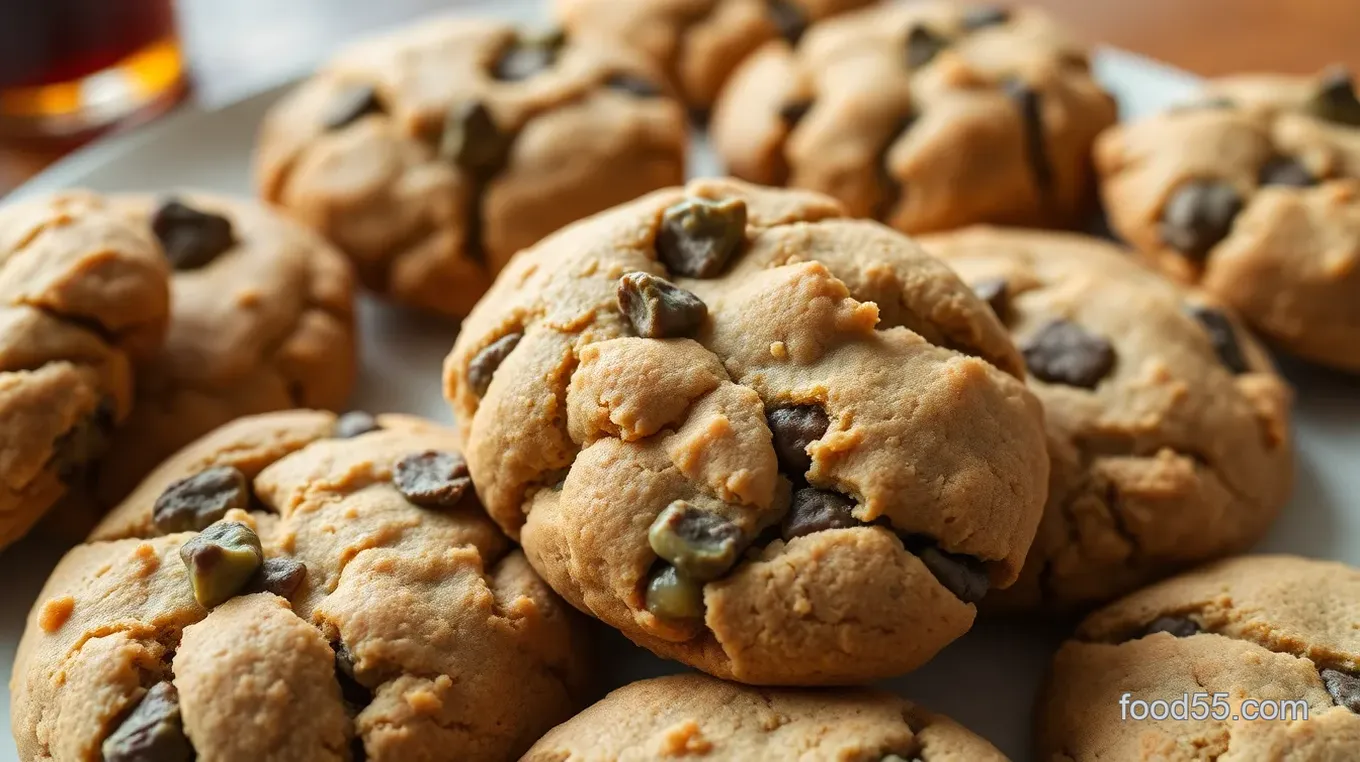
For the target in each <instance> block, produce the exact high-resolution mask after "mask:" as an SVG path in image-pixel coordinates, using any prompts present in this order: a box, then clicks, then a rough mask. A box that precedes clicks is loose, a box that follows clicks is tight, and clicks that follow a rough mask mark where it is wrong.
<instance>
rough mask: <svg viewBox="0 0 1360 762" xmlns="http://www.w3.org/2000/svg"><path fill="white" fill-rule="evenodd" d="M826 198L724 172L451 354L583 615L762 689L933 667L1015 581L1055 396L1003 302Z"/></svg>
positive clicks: (488, 308) (531, 525) (498, 494)
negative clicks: (984, 606) (1027, 372)
mask: <svg viewBox="0 0 1360 762" xmlns="http://www.w3.org/2000/svg"><path fill="white" fill-rule="evenodd" d="M844 215H845V213H844V210H843V208H842V207H841V206H840V205H838V204H836V203H835V202H834V201H832V200H831V199H829V198H827V197H824V196H820V195H817V194H811V193H805V192H797V191H781V190H771V189H764V188H758V187H755V186H751V185H746V184H744V183H739V182H735V181H726V180H710V181H699V182H695V183H692V184H691V185H689V186H688V187H686V188H683V189H680V188H676V189H670V190H666V191H661V192H658V193H655V194H652V195H650V196H647V197H645V198H643V199H640V200H638V201H636V202H634V203H631V204H627V205H624V206H621V207H618V208H616V209H614V210H611V211H609V212H606V213H604V214H601V215H598V216H596V217H594V218H591V219H590V220H587V221H584V222H581V223H579V224H577V225H573V226H571V227H570V228H568V229H566V230H564V231H562V232H561V233H559V234H557V235H555V236H553V237H551V238H550V239H548V240H547V241H544V242H543V243H542V244H540V245H539V246H537V247H534V248H532V249H530V250H527V251H526V252H524V253H523V254H521V255H520V256H519V257H516V258H515V260H514V261H513V262H512V263H511V264H510V266H509V267H507V268H506V270H505V271H504V272H503V273H502V274H501V277H500V278H499V279H498V280H497V282H496V284H495V285H494V286H493V287H492V289H491V291H490V292H489V293H488V295H487V298H486V299H485V300H483V301H482V303H481V304H480V305H479V306H478V308H477V309H476V310H474V311H473V313H472V315H470V316H469V317H468V319H467V320H466V321H465V323H464V327H463V330H462V333H461V334H460V335H459V337H458V341H457V343H456V344H455V345H454V348H453V352H452V354H451V355H450V356H449V358H448V360H447V361H446V366H445V367H446V374H447V375H446V382H447V387H446V392H447V394H448V396H449V399H450V400H451V401H452V403H453V407H454V410H455V414H456V417H457V419H458V420H459V421H460V423H461V426H462V430H463V431H464V432H465V434H466V440H467V457H468V463H469V467H470V468H471V471H472V475H473V477H474V478H475V479H476V480H477V484H478V490H479V494H480V496H481V498H482V500H483V502H484V503H485V504H486V505H487V508H488V511H489V512H490V513H491V515H492V517H493V518H495V519H496V520H497V521H498V522H499V523H500V524H501V526H502V527H503V528H504V529H505V530H506V531H507V532H509V533H510V534H511V535H512V536H516V537H520V538H521V539H522V541H523V543H524V547H525V551H526V553H527V555H528V556H529V559H530V562H531V563H532V564H534V566H535V568H536V569H538V570H539V573H540V574H542V575H543V576H544V578H545V579H546V580H547V581H548V583H549V584H551V585H552V586H553V587H554V588H555V589H556V590H557V591H558V592H559V593H561V594H562V595H563V596H564V597H565V598H567V600H569V601H571V602H572V603H574V604H575V605H576V606H578V607H579V608H581V609H583V610H585V611H588V612H590V613H592V614H593V615H595V616H596V617H598V618H600V619H602V620H603V621H605V622H607V623H608V624H610V625H612V626H614V627H617V628H619V629H620V630H622V631H623V632H624V633H625V634H626V635H627V636H628V637H629V638H631V639H632V640H634V641H635V642H637V643H639V644H640V645H643V646H645V647H646V648H649V649H651V650H652V651H654V652H656V653H657V654H659V655H661V656H665V657H669V658H674V659H678V660H680V661H683V662H685V663H687V664H691V665H693V666H696V667H698V668H700V669H702V670H704V671H706V672H709V673H711V674H714V675H717V676H720V677H728V678H733V679H736V680H740V681H743V682H750V683H758V684H820V683H844V682H856V681H863V680H869V679H874V678H878V677H884V676H887V675H891V674H896V673H901V672H904V671H907V670H910V669H912V668H914V667H916V666H919V665H920V664H921V663H923V662H925V661H926V660H928V659H929V658H930V657H932V656H933V655H934V654H935V653H936V652H938V651H939V650H940V649H941V648H942V647H944V645H946V644H947V643H949V642H950V641H952V640H953V639H955V638H957V637H958V636H959V635H961V634H963V633H964V632H965V631H967V630H968V629H969V627H970V626H971V625H972V622H973V618H974V615H975V611H976V609H975V606H974V603H975V602H976V601H977V600H978V599H980V598H981V597H982V595H983V594H985V593H986V591H987V590H988V589H989V588H990V587H1006V586H1008V585H1010V584H1011V583H1012V582H1014V581H1015V579H1016V576H1017V574H1018V572H1019V569H1020V565H1021V562H1022V561H1023V559H1024V556H1025V552H1026V551H1027V550H1028V548H1029V544H1030V541H1031V539H1032V537H1033V533H1034V530H1035V527H1036V524H1037V522H1038V520H1039V515H1040V512H1041V510H1042V505H1043V502H1044V498H1045V496H1046V493H1047V488H1046V482H1047V476H1048V462H1047V460H1048V459H1047V455H1046V453H1045V450H1044V435H1043V424H1042V417H1041V412H1040V408H1039V405H1038V403H1037V401H1036V400H1035V398H1034V397H1033V395H1031V394H1030V392H1029V391H1028V390H1027V389H1025V387H1024V385H1023V383H1022V382H1021V381H1020V380H1019V379H1020V377H1021V376H1022V374H1023V371H1022V369H1021V360H1020V356H1019V354H1018V353H1017V352H1016V350H1015V348H1014V346H1013V345H1012V344H1011V342H1010V340H1009V338H1008V337H1007V336H1006V332H1005V329H1004V327H1002V326H1001V324H1000V323H999V322H998V321H997V320H996V318H995V316H993V315H992V313H991V310H989V309H988V308H987V306H986V304H985V303H984V302H983V301H982V300H980V299H979V298H978V297H976V296H975V295H974V294H973V293H972V292H971V291H970V290H969V289H968V288H967V287H966V286H965V285H964V284H963V283H962V282H960V281H959V280H958V278H957V277H956V276H955V275H954V274H953V273H951V272H950V271H949V270H948V268H947V267H945V266H944V265H943V264H941V263H940V262H938V261H937V260H935V259H933V258H931V257H929V256H927V255H926V254H924V253H923V252H922V251H921V250H920V249H919V248H918V247H917V246H916V245H915V244H913V243H912V242H911V241H910V240H909V239H907V238H905V237H904V236H902V235H900V234H898V233H896V232H894V231H892V230H890V229H888V228H886V227H884V226H882V225H879V224H877V223H874V222H868V221H862V220H851V219H846V218H845V216H844Z"/></svg>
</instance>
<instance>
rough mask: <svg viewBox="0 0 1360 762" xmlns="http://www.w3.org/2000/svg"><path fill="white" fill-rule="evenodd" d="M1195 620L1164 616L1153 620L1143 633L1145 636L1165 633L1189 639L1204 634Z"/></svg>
mask: <svg viewBox="0 0 1360 762" xmlns="http://www.w3.org/2000/svg"><path fill="white" fill-rule="evenodd" d="M1203 631H1204V630H1203V628H1201V627H1200V626H1199V624H1198V623H1196V622H1195V621H1194V620H1193V619H1190V618H1189V617H1183V616H1162V617H1157V618H1156V619H1154V620H1152V623H1151V624H1149V625H1148V626H1147V629H1146V630H1144V631H1143V635H1145V636H1146V635H1155V634H1156V633H1159V632H1165V633H1167V634H1169V635H1171V636H1173V637H1177V638H1188V637H1190V636H1191V635H1198V634H1199V633H1201V632H1203Z"/></svg>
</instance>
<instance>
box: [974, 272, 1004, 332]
mask: <svg viewBox="0 0 1360 762" xmlns="http://www.w3.org/2000/svg"><path fill="white" fill-rule="evenodd" d="M1008 288H1009V284H1008V283H1007V282H1006V279H1005V278H983V279H982V280H980V281H978V282H976V283H974V284H973V293H975V294H977V296H978V298H979V299H981V300H982V301H984V302H986V303H987V306H988V307H991V308H992V312H994V313H996V317H997V319H998V320H1000V321H1001V322H1003V323H1004V322H1006V318H1007V316H1008V313H1009V312H1010V306H1011V305H1010V302H1011V298H1010V292H1009V291H1008Z"/></svg>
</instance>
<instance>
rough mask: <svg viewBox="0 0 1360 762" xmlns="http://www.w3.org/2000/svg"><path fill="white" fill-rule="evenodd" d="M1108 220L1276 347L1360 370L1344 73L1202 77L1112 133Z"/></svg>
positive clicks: (1348, 86)
mask: <svg viewBox="0 0 1360 762" xmlns="http://www.w3.org/2000/svg"><path fill="white" fill-rule="evenodd" d="M1096 165H1097V169H1098V171H1099V173H1100V176H1101V177H1100V182H1101V193H1102V195H1103V196H1104V200H1105V206H1106V208H1107V210H1108V213H1109V218H1110V222H1111V226H1112V227H1113V228H1114V230H1115V231H1116V232H1117V233H1118V234H1119V235H1120V236H1122V237H1123V238H1124V239H1126V240H1128V241H1129V242H1130V243H1131V244H1133V246H1134V247H1136V248H1137V249H1138V250H1139V251H1141V252H1142V253H1143V255H1144V256H1145V257H1147V259H1148V260H1149V261H1150V262H1152V263H1154V264H1155V265H1156V266H1158V267H1159V268H1161V269H1162V270H1163V271H1165V272H1167V273H1169V274H1170V275H1172V276H1174V277H1176V278H1178V279H1181V280H1184V281H1188V282H1193V283H1198V284H1199V285H1201V286H1202V287H1203V288H1204V289H1205V290H1207V291H1209V292H1211V293H1213V294H1214V295H1216V296H1217V297H1219V298H1220V299H1222V300H1223V301H1225V302H1227V303H1228V304H1230V305H1232V306H1233V307H1235V308H1236V309H1237V311H1238V312H1239V313H1240V314H1241V315H1242V316H1243V318H1244V319H1245V320H1247V321H1248V323H1249V324H1250V325H1251V326H1252V328H1254V329H1255V330H1256V331H1258V332H1259V333H1260V334H1261V335H1262V336H1264V337H1265V338H1267V339H1268V340H1270V341H1271V342H1274V343H1277V344H1278V345H1279V346H1280V347H1282V348H1283V349H1285V350H1287V351H1289V352H1292V353H1295V354H1298V355H1300V356H1302V357H1305V358H1307V359H1310V360H1313V361H1315V362H1319V363H1322V364H1325V365H1330V366H1333V367H1336V368H1340V369H1343V370H1349V371H1352V372H1360V301H1358V300H1357V299H1356V298H1355V295H1356V294H1360V101H1357V99H1356V94H1355V89H1354V84H1353V82H1352V80H1351V76H1350V74H1349V73H1347V72H1345V71H1343V70H1339V69H1333V70H1329V71H1327V72H1324V73H1323V74H1321V75H1319V76H1317V77H1283V76H1251V77H1237V78H1231V79H1226V80H1222V81H1219V82H1215V83H1211V84H1210V85H1209V87H1208V89H1207V91H1206V92H1205V93H1204V95H1203V96H1202V97H1201V99H1200V100H1198V101H1196V102H1193V103H1189V104H1185V105H1182V106H1180V107H1177V108H1174V109H1171V110H1169V111H1167V112H1165V113H1162V114H1159V115H1155V116H1152V117H1149V118H1147V119H1144V120H1141V121H1138V122H1134V123H1132V124H1127V125H1121V126H1119V127H1117V128H1115V129H1112V130H1110V132H1109V133H1107V134H1106V135H1105V136H1103V137H1102V138H1101V140H1100V142H1099V143H1098V144H1097V150H1096Z"/></svg>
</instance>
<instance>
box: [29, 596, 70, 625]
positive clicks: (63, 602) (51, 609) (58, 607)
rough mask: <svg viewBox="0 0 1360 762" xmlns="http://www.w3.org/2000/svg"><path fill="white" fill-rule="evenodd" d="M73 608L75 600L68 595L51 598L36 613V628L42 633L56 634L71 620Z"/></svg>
mask: <svg viewBox="0 0 1360 762" xmlns="http://www.w3.org/2000/svg"><path fill="white" fill-rule="evenodd" d="M75 608H76V599H75V598H73V597H71V596H69V595H63V596H61V597H60V598H53V599H51V600H49V601H47V602H46V603H44V604H43V606H42V610H41V611H39V612H38V626H39V627H41V628H42V631H43V632H48V633H51V632H56V631H57V630H60V629H61V626H62V625H63V624H66V620H68V619H70V618H71V612H72V611H74V610H75Z"/></svg>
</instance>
